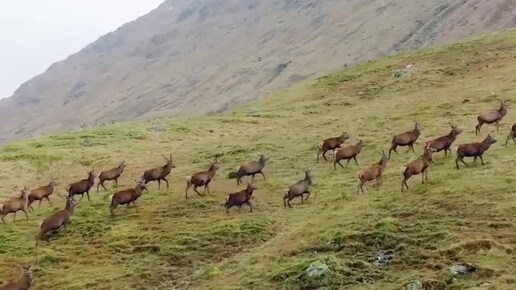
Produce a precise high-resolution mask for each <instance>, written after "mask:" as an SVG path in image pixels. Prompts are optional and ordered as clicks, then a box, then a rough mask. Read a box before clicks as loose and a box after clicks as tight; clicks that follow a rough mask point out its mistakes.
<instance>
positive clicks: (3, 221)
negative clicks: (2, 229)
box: [0, 214, 6, 225]
mask: <svg viewBox="0 0 516 290" xmlns="http://www.w3.org/2000/svg"><path fill="white" fill-rule="evenodd" d="M4 216H5V215H3V214H2V215H0V219H2V223H4V225H6V223H5V220H4Z"/></svg>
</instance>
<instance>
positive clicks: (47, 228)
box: [36, 194, 81, 247]
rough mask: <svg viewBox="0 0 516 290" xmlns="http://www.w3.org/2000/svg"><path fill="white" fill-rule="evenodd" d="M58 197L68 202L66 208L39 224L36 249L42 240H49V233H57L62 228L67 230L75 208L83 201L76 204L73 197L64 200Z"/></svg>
mask: <svg viewBox="0 0 516 290" xmlns="http://www.w3.org/2000/svg"><path fill="white" fill-rule="evenodd" d="M58 195H59V197H61V198H62V199H64V200H65V201H66V204H65V208H64V209H61V210H58V211H56V212H55V213H54V214H52V215H51V216H49V217H47V218H45V219H44V220H43V221H42V222H41V223H40V224H39V234H38V236H37V237H36V247H37V246H38V244H39V241H40V240H42V241H43V240H47V234H48V233H50V232H54V231H57V230H59V229H60V228H64V230H66V225H67V224H68V222H69V221H70V217H71V216H72V215H73V212H74V209H75V207H76V206H77V204H79V202H81V200H79V201H78V202H75V200H74V199H73V196H67V197H66V198H64V197H63V196H62V195H60V194H58Z"/></svg>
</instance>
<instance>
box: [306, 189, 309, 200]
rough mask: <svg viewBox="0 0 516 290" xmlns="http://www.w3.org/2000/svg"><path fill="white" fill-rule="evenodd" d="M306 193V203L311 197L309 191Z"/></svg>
mask: <svg viewBox="0 0 516 290" xmlns="http://www.w3.org/2000/svg"><path fill="white" fill-rule="evenodd" d="M305 193H306V198H305V201H307V200H308V198H309V197H310V191H308V190H307V191H306V192H305Z"/></svg>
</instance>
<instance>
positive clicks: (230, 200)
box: [224, 182, 258, 213]
mask: <svg viewBox="0 0 516 290" xmlns="http://www.w3.org/2000/svg"><path fill="white" fill-rule="evenodd" d="M256 189H258V188H257V187H256V186H254V185H253V184H252V183H250V182H248V183H247V188H246V189H244V190H241V191H239V192H235V193H230V194H228V197H227V198H226V202H225V203H224V207H225V208H226V213H229V209H230V208H231V207H233V206H238V207H239V210H241V209H242V205H244V204H247V205H248V206H249V212H253V205H252V203H251V197H252V196H253V192H254V191H255V190H256Z"/></svg>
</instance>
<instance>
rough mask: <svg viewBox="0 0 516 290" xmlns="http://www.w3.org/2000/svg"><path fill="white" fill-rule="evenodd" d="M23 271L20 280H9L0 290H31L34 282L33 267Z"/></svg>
mask: <svg viewBox="0 0 516 290" xmlns="http://www.w3.org/2000/svg"><path fill="white" fill-rule="evenodd" d="M21 270H22V275H21V277H20V278H18V279H11V280H9V281H8V282H7V283H6V284H4V285H2V286H0V290H29V289H30V287H31V286H32V282H33V280H34V276H33V274H32V265H29V266H25V267H22V269H21Z"/></svg>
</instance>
